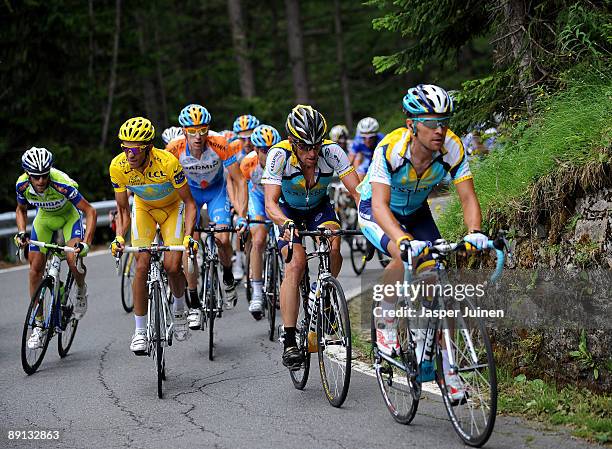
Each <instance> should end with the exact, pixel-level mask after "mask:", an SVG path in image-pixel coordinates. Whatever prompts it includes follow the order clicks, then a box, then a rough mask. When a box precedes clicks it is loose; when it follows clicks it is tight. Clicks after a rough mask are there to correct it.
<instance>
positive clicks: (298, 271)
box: [280, 243, 306, 327]
mask: <svg viewBox="0 0 612 449" xmlns="http://www.w3.org/2000/svg"><path fill="white" fill-rule="evenodd" d="M288 250H289V248H288V247H287V246H285V247H284V248H283V249H282V250H281V252H282V255H283V259H285V260H286V258H287V251H288ZM305 269H306V251H304V247H303V246H302V245H300V244H298V243H294V245H293V257H292V259H291V262H290V263H288V264H286V265H285V277H284V278H283V282H282V284H281V289H280V300H281V316H282V318H283V324H284V326H285V327H295V324H296V322H297V317H298V312H299V310H300V303H299V301H298V297H299V288H298V287H299V285H300V281H301V280H302V277H303V276H304V270H305Z"/></svg>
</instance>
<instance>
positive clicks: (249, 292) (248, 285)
mask: <svg viewBox="0 0 612 449" xmlns="http://www.w3.org/2000/svg"><path fill="white" fill-rule="evenodd" d="M244 257H245V267H244V276H245V281H244V288H245V290H246V299H247V304H250V303H251V299H253V283H252V282H251V239H250V238H249V239H248V241H247V243H246V244H245V245H244Z"/></svg>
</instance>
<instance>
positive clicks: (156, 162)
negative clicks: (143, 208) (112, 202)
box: [109, 148, 187, 208]
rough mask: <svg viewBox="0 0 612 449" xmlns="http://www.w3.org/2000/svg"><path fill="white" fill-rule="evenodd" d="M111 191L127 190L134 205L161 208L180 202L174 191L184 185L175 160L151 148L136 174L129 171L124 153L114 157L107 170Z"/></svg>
mask: <svg viewBox="0 0 612 449" xmlns="http://www.w3.org/2000/svg"><path fill="white" fill-rule="evenodd" d="M109 172H110V178H111V183H112V184H113V189H114V190H115V192H125V191H126V190H129V191H130V192H132V193H133V194H134V197H135V201H136V202H137V203H145V204H147V205H148V206H152V207H155V208H163V207H166V206H168V205H170V204H174V203H176V202H178V201H180V196H179V195H178V193H177V192H176V189H178V188H180V187H182V186H184V185H185V184H187V178H186V177H185V172H184V171H183V167H182V165H181V164H180V162H179V161H178V159H177V158H176V157H174V156H173V155H172V154H171V153H168V152H167V151H164V150H160V149H158V148H152V149H151V152H150V153H149V162H148V164H147V166H146V168H145V169H144V171H142V172H140V171H138V170H133V169H132V168H131V167H130V164H129V162H128V160H127V157H126V155H125V153H121V154H119V155H118V156H116V157H115V158H114V159H113V160H112V161H111V163H110V167H109Z"/></svg>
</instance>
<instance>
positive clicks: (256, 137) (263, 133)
mask: <svg viewBox="0 0 612 449" xmlns="http://www.w3.org/2000/svg"><path fill="white" fill-rule="evenodd" d="M280 141H281V136H280V134H279V133H278V131H277V130H276V128H274V127H272V126H270V125H259V126H258V127H257V128H255V129H254V130H253V134H251V143H252V144H253V145H255V146H256V147H271V146H272V145H276V144H277V143H278V142H280Z"/></svg>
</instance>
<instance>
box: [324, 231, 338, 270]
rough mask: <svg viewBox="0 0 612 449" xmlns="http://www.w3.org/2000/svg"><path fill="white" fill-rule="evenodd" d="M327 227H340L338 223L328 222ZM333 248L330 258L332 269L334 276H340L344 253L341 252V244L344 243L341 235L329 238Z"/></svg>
mask: <svg viewBox="0 0 612 449" xmlns="http://www.w3.org/2000/svg"><path fill="white" fill-rule="evenodd" d="M325 227H326V228H327V229H340V226H338V225H337V224H336V223H328V224H326V225H325ZM329 242H330V245H331V248H330V253H329V259H330V266H329V268H330V270H331V273H332V276H334V277H338V273H340V270H341V269H342V254H340V244H341V243H342V239H341V238H340V237H339V236H335V237H332V238H330V239H329Z"/></svg>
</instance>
